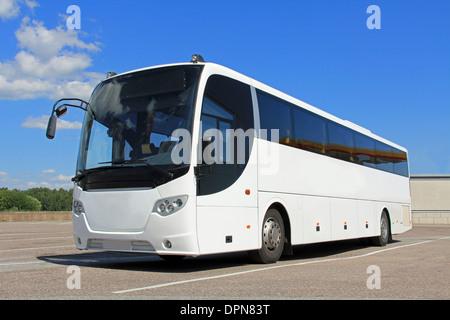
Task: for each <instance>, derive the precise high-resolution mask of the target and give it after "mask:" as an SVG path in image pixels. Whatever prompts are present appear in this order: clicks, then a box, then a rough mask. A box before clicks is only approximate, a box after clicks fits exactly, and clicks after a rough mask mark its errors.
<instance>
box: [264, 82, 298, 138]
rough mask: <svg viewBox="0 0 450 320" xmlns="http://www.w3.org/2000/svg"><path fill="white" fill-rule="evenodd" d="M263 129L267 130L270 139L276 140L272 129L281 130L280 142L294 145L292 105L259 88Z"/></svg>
mask: <svg viewBox="0 0 450 320" xmlns="http://www.w3.org/2000/svg"><path fill="white" fill-rule="evenodd" d="M258 104H259V118H260V122H261V129H265V130H267V138H266V137H265V136H264V134H263V135H262V138H265V139H266V140H268V141H274V140H276V139H274V138H273V137H272V132H271V131H272V130H273V129H275V130H279V136H278V138H279V143H280V144H284V145H292V121H291V106H290V105H289V104H287V103H284V102H282V101H281V100H280V99H278V98H276V97H273V96H271V95H269V94H267V93H264V92H262V91H259V90H258Z"/></svg>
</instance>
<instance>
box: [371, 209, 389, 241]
mask: <svg viewBox="0 0 450 320" xmlns="http://www.w3.org/2000/svg"><path fill="white" fill-rule="evenodd" d="M390 239H391V226H390V224H389V218H388V216H387V213H386V211H383V213H382V214H381V218H380V235H379V236H377V237H373V238H371V242H372V244H373V245H375V246H380V247H384V246H385V245H387V244H388V243H389V240H390Z"/></svg>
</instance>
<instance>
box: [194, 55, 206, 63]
mask: <svg viewBox="0 0 450 320" xmlns="http://www.w3.org/2000/svg"><path fill="white" fill-rule="evenodd" d="M191 62H192V63H197V62H205V59H203V57H202V56H201V55H199V54H193V55H192V57H191Z"/></svg>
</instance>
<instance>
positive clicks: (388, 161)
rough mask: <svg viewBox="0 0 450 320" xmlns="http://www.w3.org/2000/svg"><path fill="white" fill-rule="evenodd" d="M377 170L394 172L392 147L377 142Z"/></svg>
mask: <svg viewBox="0 0 450 320" xmlns="http://www.w3.org/2000/svg"><path fill="white" fill-rule="evenodd" d="M375 148H376V156H377V158H376V162H377V169H380V170H383V171H387V172H392V173H393V172H394V162H393V157H392V156H393V153H392V147H391V146H388V145H387V144H384V143H382V142H379V141H376V142H375Z"/></svg>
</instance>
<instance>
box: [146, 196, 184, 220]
mask: <svg viewBox="0 0 450 320" xmlns="http://www.w3.org/2000/svg"><path fill="white" fill-rule="evenodd" d="M187 199H188V196H178V197H171V198H166V199H162V200H159V201H157V202H156V203H155V206H154V207H153V212H157V213H158V214H159V215H161V216H168V215H170V214H172V213H175V212H177V211H178V210H180V209H181V208H183V207H184V206H185V204H186V202H187Z"/></svg>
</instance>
